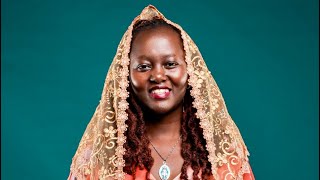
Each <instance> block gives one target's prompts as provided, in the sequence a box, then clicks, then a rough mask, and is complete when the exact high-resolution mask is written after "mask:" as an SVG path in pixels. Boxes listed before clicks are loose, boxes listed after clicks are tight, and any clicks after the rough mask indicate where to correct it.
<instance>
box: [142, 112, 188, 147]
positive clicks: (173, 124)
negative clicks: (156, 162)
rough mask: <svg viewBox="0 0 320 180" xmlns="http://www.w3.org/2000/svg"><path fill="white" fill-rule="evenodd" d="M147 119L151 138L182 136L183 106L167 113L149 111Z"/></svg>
mask: <svg viewBox="0 0 320 180" xmlns="http://www.w3.org/2000/svg"><path fill="white" fill-rule="evenodd" d="M145 119H146V126H147V134H148V136H149V138H150V140H153V141H157V140H172V139H177V138H179V136H180V129H181V119H182V106H181V107H178V108H177V109H176V110H174V111H172V112H170V113H168V114H165V115H158V114H154V113H147V114H146V116H145Z"/></svg>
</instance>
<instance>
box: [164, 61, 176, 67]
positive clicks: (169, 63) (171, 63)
mask: <svg viewBox="0 0 320 180" xmlns="http://www.w3.org/2000/svg"><path fill="white" fill-rule="evenodd" d="M178 65H179V64H178V63H177V62H175V61H169V62H167V63H166V65H165V67H166V68H168V69H173V68H175V67H177V66H178Z"/></svg>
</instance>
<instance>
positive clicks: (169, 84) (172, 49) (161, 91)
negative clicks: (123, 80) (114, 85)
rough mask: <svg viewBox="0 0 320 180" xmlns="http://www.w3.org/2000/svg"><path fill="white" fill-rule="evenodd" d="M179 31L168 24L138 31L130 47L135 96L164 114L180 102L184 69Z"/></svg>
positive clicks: (175, 107)
mask: <svg viewBox="0 0 320 180" xmlns="http://www.w3.org/2000/svg"><path fill="white" fill-rule="evenodd" d="M184 57H185V56H184V50H183V45H182V41H181V38H180V34H179V33H178V32H176V31H175V30H173V29H171V28H170V27H165V26H164V27H163V26H161V27H157V28H155V29H148V30H144V31H141V32H139V33H138V34H137V35H136V37H135V39H134V41H133V43H132V47H131V53H130V80H131V86H132V89H133V92H134V93H135V95H136V96H137V97H138V99H139V100H140V101H141V102H142V103H143V104H144V105H145V106H147V107H148V108H149V109H151V110H152V111H153V112H156V113H158V114H165V113H168V112H171V111H173V110H176V109H177V108H179V107H181V106H182V103H181V102H182V100H183V98H184V95H185V92H186V87H187V79H188V75H187V70H186V63H185V60H184Z"/></svg>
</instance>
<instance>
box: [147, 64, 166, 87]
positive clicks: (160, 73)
mask: <svg viewBox="0 0 320 180" xmlns="http://www.w3.org/2000/svg"><path fill="white" fill-rule="evenodd" d="M166 80H167V75H166V73H165V70H164V69H163V67H156V68H154V69H153V71H152V73H151V75H150V81H151V82H155V83H161V82H164V81H166Z"/></svg>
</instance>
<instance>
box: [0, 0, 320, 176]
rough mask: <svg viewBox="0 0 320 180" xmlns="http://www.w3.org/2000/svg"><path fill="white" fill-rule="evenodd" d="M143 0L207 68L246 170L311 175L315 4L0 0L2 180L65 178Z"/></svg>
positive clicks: (314, 159) (306, 0)
mask: <svg viewBox="0 0 320 180" xmlns="http://www.w3.org/2000/svg"><path fill="white" fill-rule="evenodd" d="M148 4H153V5H155V6H156V7H157V8H158V9H159V10H160V11H161V12H162V13H163V14H164V15H165V16H166V17H167V18H168V19H170V20H172V21H174V22H177V23H178V24H180V25H181V26H182V27H183V28H184V29H185V30H186V31H187V32H188V33H189V35H190V36H191V37H192V38H193V40H194V41H195V42H196V44H197V45H198V47H199V49H200V51H201V52H202V55H203V57H204V59H205V60H206V63H207V65H208V67H209V69H210V70H211V71H212V73H213V75H214V77H215V80H216V81H217V83H218V85H219V87H220V89H221V91H222V93H223V95H224V98H225V101H226V104H227V107H228V110H229V113H230V114H231V116H232V117H233V119H234V121H235V122H236V124H237V125H238V127H239V129H240V131H241V133H242V136H243V138H244V140H245V142H246V145H247V146H248V149H249V151H250V153H251V156H250V163H251V166H252V169H253V171H254V174H255V176H256V179H258V180H270V179H290V180H294V179H296V180H301V179H308V180H309V179H310V180H311V179H318V178H319V174H318V173H319V171H318V168H319V154H318V152H319V137H318V134H319V128H318V125H319V115H318V113H319V111H318V108H319V101H318V98H319V94H318V93H319V83H318V80H319V78H318V74H319V68H318V65H319V60H318V58H319V51H318V48H319V41H318V38H319V34H318V31H319V23H318V20H319V9H318V5H319V2H318V1H316V0H261V1H254V0H244V1H237V0H232V1H196V2H195V1H161V2H160V1H121V2H119V1H105V0H98V1H88V0H78V1H71V0H55V1H49V0H28V1H23V0H2V1H1V5H2V7H1V25H2V29H1V87H2V88H1V97H2V98H1V125H2V127H1V135H2V136H1V156H2V158H1V164H2V166H1V171H2V174H1V179H4V180H17V179H32V180H36V179H47V180H57V179H66V178H67V176H68V173H69V167H70V164H71V159H72V157H73V155H74V153H75V151H76V148H77V146H78V143H79V141H80V138H81V137H82V133H83V132H84V130H85V128H86V125H87V123H88V122H89V120H90V118H91V116H92V114H93V112H94V110H95V107H96V105H97V104H98V102H99V100H100V95H101V91H102V87H103V82H104V79H105V75H106V73H107V71H108V68H109V65H110V63H111V60H112V59H113V56H114V54H115V52H116V48H117V45H118V43H119V41H120V39H121V37H122V35H123V33H124V32H125V30H126V29H127V27H128V26H129V24H130V23H131V21H132V20H133V18H134V17H136V16H137V15H138V14H139V13H140V12H141V10H142V9H143V8H144V7H145V6H146V5H148Z"/></svg>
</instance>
